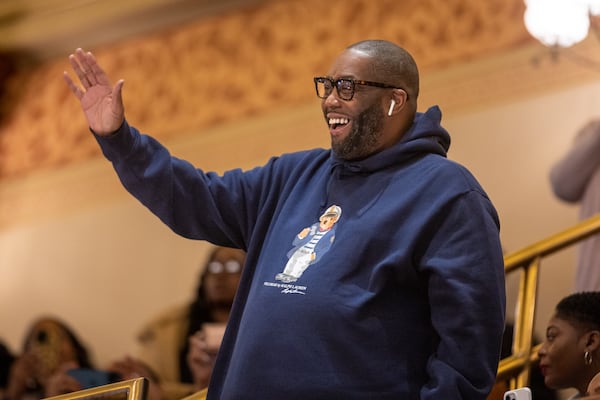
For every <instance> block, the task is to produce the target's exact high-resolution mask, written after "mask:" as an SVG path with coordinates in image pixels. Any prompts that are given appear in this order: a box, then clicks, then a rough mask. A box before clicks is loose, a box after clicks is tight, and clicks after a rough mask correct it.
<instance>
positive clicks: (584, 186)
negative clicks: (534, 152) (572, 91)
mask: <svg viewBox="0 0 600 400" xmlns="http://www.w3.org/2000/svg"><path fill="white" fill-rule="evenodd" d="M599 156H600V119H596V120H591V121H589V122H588V123H587V124H585V125H584V126H583V127H582V128H581V129H579V132H578V133H577V134H576V135H575V139H574V142H573V145H572V146H571V148H570V149H569V150H568V151H567V152H566V153H565V154H564V155H563V157H562V158H561V159H560V160H559V161H558V162H557V163H556V164H554V166H553V167H552V169H551V170H550V184H551V186H552V190H553V191H554V194H555V195H556V197H558V198H559V199H561V200H563V201H565V202H568V203H579V205H580V209H579V218H580V220H586V219H588V218H591V217H593V216H594V215H596V214H598V213H600V157H599ZM596 290H600V235H593V236H591V237H589V238H587V239H585V240H584V241H582V242H581V244H580V246H579V247H578V249H577V270H576V273H575V291H576V292H588V291H596Z"/></svg>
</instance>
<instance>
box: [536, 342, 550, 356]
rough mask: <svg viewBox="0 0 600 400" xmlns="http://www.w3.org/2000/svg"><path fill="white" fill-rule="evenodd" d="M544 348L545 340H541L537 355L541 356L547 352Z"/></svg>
mask: <svg viewBox="0 0 600 400" xmlns="http://www.w3.org/2000/svg"><path fill="white" fill-rule="evenodd" d="M547 351H548V350H546V342H543V343H542V345H541V346H540V348H539V349H538V356H539V357H543V356H545V355H546V354H547Z"/></svg>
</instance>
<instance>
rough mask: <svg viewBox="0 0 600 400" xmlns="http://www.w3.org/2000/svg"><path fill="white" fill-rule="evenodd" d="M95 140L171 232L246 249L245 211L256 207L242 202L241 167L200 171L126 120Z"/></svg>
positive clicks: (247, 221)
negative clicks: (111, 133)
mask: <svg viewBox="0 0 600 400" xmlns="http://www.w3.org/2000/svg"><path fill="white" fill-rule="evenodd" d="M96 140H97V141H98V143H99V145H100V147H101V149H102V152H103V154H104V155H105V157H106V158H107V159H108V160H110V161H111V162H112V164H113V167H114V169H115V170H116V172H117V174H118V176H119V179H120V180H121V182H122V184H123V185H124V187H125V188H126V189H127V191H129V192H130V193H131V194H132V195H133V196H134V197H136V198H137V199H138V200H139V201H140V202H141V203H142V204H144V205H145V206H146V207H147V208H148V209H149V210H150V211H152V212H153V213H154V214H155V215H156V216H158V217H159V218H160V219H161V220H162V221H163V222H164V223H165V224H166V225H167V226H169V227H170V228H171V229H172V230H173V231H174V232H176V233H177V234H179V235H181V236H184V237H187V238H190V239H202V240H209V241H211V242H213V243H216V244H219V245H223V246H232V247H239V248H243V249H244V248H246V246H245V244H246V239H245V238H247V237H248V234H249V230H250V229H251V226H252V223H251V221H252V220H253V219H252V215H253V212H252V211H250V210H251V209H255V207H258V205H257V204H256V201H254V200H251V201H246V200H247V199H246V195H247V193H248V190H247V189H248V186H249V185H251V184H253V183H251V179H250V176H251V175H252V174H248V176H244V175H245V174H244V173H242V171H241V170H232V171H229V172H227V173H225V174H224V175H223V176H219V175H217V174H215V173H212V172H208V173H205V172H203V171H201V170H199V169H196V168H195V167H194V166H193V165H191V164H190V163H189V162H187V161H184V160H181V159H178V158H176V157H172V156H171V154H170V153H169V151H168V150H167V149H166V148H165V147H164V146H162V145H161V144H160V143H159V142H158V141H156V140H155V139H153V138H152V137H150V136H147V135H143V134H140V133H139V132H138V131H137V130H136V129H135V128H134V127H130V126H129V125H128V124H127V122H125V123H124V124H123V125H122V126H121V128H120V129H119V130H118V131H117V132H116V133H115V134H113V135H111V136H108V137H100V136H96ZM256 175H258V173H255V174H254V176H255V177H256ZM257 182H258V181H257ZM241 198H244V200H243V201H242V200H241ZM241 205H243V206H241Z"/></svg>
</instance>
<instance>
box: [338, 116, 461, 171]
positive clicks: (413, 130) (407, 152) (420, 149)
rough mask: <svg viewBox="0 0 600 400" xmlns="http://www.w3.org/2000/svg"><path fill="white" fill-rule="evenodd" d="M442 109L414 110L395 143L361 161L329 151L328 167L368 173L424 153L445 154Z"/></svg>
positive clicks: (447, 143) (446, 139)
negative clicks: (409, 123) (411, 118)
mask: <svg viewBox="0 0 600 400" xmlns="http://www.w3.org/2000/svg"><path fill="white" fill-rule="evenodd" d="M441 120H442V111H441V110H440V108H439V107H438V106H432V107H430V108H429V109H428V110H427V111H426V112H424V113H416V114H415V119H414V121H413V124H412V126H411V127H410V128H409V129H408V130H407V131H406V132H405V133H404V135H403V136H402V138H401V139H400V141H399V142H398V143H396V144H395V145H393V146H392V147H389V148H387V149H385V150H383V151H381V152H378V153H376V154H373V155H372V156H370V157H367V158H365V159H364V160H359V161H348V160H342V159H340V158H338V157H336V156H335V154H333V152H332V153H331V160H332V166H333V167H337V166H342V167H343V168H344V169H345V170H350V171H353V172H372V171H376V170H379V169H382V168H386V167H388V166H390V165H394V164H399V163H402V162H404V161H406V160H408V159H410V158H413V157H415V156H419V155H425V154H437V155H440V156H442V157H446V154H447V152H448V149H449V148H450V135H449V134H448V131H446V129H444V128H443V127H442V125H441Z"/></svg>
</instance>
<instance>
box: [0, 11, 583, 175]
mask: <svg viewBox="0 0 600 400" xmlns="http://www.w3.org/2000/svg"><path fill="white" fill-rule="evenodd" d="M523 10H524V4H523V1H522V0H487V1H480V0H468V1H466V0H447V1H444V2H440V1H436V0H406V1H400V2H399V1H392V0H377V1H373V0H332V1H329V2H327V4H326V5H324V3H323V2H321V1H320V0H279V1H269V2H265V3H263V4H261V5H259V6H255V7H253V8H244V9H242V10H240V11H238V12H230V13H227V14H223V15H218V16H214V17H211V18H205V19H202V20H201V21H198V22H196V23H190V24H186V25H184V26H179V27H176V28H173V29H170V30H166V31H161V32H158V33H155V34H152V35H148V36H144V37H138V38H134V39H131V40H127V41H124V42H121V43H118V44H114V45H111V46H105V47H101V48H96V49H92V50H93V51H94V53H95V55H96V56H97V58H98V59H99V60H100V62H101V64H102V65H104V66H105V67H106V70H107V72H108V73H109V75H110V76H111V77H112V78H113V79H118V78H124V79H125V86H124V101H125V105H126V110H127V118H128V120H129V121H131V122H132V123H134V124H135V125H136V126H137V127H139V128H140V129H142V130H144V131H148V132H152V134H153V135H154V136H156V137H158V138H159V139H166V138H170V137H173V136H176V135H178V134H180V133H181V132H199V134H201V132H202V130H203V129H206V128H207V127H213V126H217V125H219V124H223V123H231V122H233V121H236V120H243V119H245V118H250V117H255V116H260V115H263V114H268V113H274V112H277V110H285V109H286V108H287V109H289V108H290V107H294V106H300V105H303V104H306V103H307V102H309V101H314V99H313V98H314V89H313V87H312V76H314V75H315V74H320V73H323V72H324V71H326V70H327V69H328V67H329V64H330V62H331V61H332V60H333V58H334V57H335V56H336V55H337V54H338V53H339V52H340V51H341V50H342V49H343V48H344V47H345V46H347V45H348V44H350V43H353V42H355V41H358V40H361V39H364V38H384V39H389V40H392V41H395V42H397V43H399V44H401V45H402V46H403V47H405V48H407V49H408V50H409V51H410V52H411V53H412V54H413V55H414V57H415V59H416V60H417V63H418V64H419V65H420V68H421V72H422V76H423V78H422V79H423V90H422V101H421V104H424V105H427V103H431V102H434V103H442V105H443V106H444V107H446V112H452V111H453V110H468V108H469V107H471V106H481V105H483V104H486V103H487V102H493V101H498V98H497V96H498V95H501V96H502V97H503V98H504V99H509V98H510V97H511V93H514V94H518V95H523V94H531V91H530V90H537V89H547V88H548V86H549V85H550V86H551V85H552V84H560V82H549V79H548V78H547V76H546V75H545V73H543V74H540V73H539V72H536V70H535V68H534V67H533V66H532V65H531V62H530V58H531V55H532V54H533V50H532V49H538V48H539V47H540V46H538V45H537V44H536V43H535V42H534V40H533V39H531V38H530V37H529V35H528V34H527V32H526V31H525V28H524V26H523V23H522V16H523ZM528 57H529V58H528ZM487 60H490V61H487ZM567 68H568V67H567ZM68 69H69V66H68V62H67V60H66V59H61V60H53V61H51V62H48V63H46V64H44V65H42V66H40V67H39V68H36V69H35V70H34V71H32V72H31V73H28V74H24V75H21V76H18V77H16V78H15V79H14V80H13V81H11V82H10V83H11V86H10V87H9V90H11V93H13V94H14V101H13V102H12V104H11V114H10V115H9V117H8V118H6V119H5V120H4V121H3V124H2V125H1V126H0V178H2V179H8V178H11V179H18V178H19V177H22V176H24V175H26V174H29V173H31V172H33V171H35V170H40V169H52V168H56V167H60V166H65V165H68V164H70V163H75V162H78V161H81V160H85V159H88V158H90V157H97V156H98V155H99V151H98V149H97V146H96V144H95V143H94V141H93V140H90V139H89V132H88V129H87V127H86V124H85V122H84V119H83V115H82V113H81V112H80V110H79V106H78V104H77V102H76V101H75V100H74V99H73V98H72V97H71V95H70V94H69V93H68V91H67V88H66V85H65V84H64V82H63V80H62V73H63V70H68ZM571 70H572V68H571ZM565 74H566V76H569V74H570V75H573V73H568V72H566V73H565ZM575 75H577V78H574V79H575V80H577V79H579V80H581V79H592V78H590V77H589V76H586V77H582V76H581V75H580V74H579V75H578V74H577V73H575ZM551 78H552V79H551V80H553V81H557V79H556V75H552V76H551ZM561 79H563V78H561ZM569 82H570V81H569ZM524 92H527V93H524ZM430 99H431V100H430ZM283 128H284V127H282V129H283Z"/></svg>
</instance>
